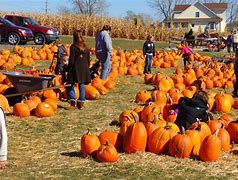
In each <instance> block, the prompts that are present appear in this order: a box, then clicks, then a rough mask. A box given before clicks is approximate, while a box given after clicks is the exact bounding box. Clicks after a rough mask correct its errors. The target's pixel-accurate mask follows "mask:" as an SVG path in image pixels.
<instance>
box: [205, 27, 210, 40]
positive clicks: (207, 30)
mask: <svg viewBox="0 0 238 180" xmlns="http://www.w3.org/2000/svg"><path fill="white" fill-rule="evenodd" d="M204 36H205V37H206V38H209V27H208V25H206V27H205V29H204Z"/></svg>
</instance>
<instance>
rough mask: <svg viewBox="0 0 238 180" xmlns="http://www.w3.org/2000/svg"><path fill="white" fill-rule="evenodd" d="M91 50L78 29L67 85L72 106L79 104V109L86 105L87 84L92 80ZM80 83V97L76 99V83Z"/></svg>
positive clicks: (69, 64) (70, 57)
mask: <svg viewBox="0 0 238 180" xmlns="http://www.w3.org/2000/svg"><path fill="white" fill-rule="evenodd" d="M89 62H90V52H89V49H88V48H87V46H86V44H85V41H84V39H83V35H82V31H80V30H76V31H74V33H73V44H72V45H71V46H70V55H69V62H68V67H67V83H68V84H70V86H69V87H67V93H68V100H69V102H70V105H71V106H74V107H75V106H77V107H78V109H82V108H83V107H84V102H85V100H86V99H85V87H84V85H85V84H89V83H90V82H91V78H90V70H89V65H90V64H89ZM75 83H78V87H79V93H80V96H79V99H78V100H76V95H75V90H74V85H75Z"/></svg>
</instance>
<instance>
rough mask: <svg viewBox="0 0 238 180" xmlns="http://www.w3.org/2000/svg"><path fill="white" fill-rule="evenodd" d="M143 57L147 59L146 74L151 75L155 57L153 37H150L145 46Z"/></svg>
mask: <svg viewBox="0 0 238 180" xmlns="http://www.w3.org/2000/svg"><path fill="white" fill-rule="evenodd" d="M143 55H144V57H145V68H144V74H149V73H151V64H152V59H153V57H154V56H155V44H154V43H153V36H151V35H149V36H148V37H147V39H146V41H145V43H144V45H143Z"/></svg>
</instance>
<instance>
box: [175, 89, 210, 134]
mask: <svg viewBox="0 0 238 180" xmlns="http://www.w3.org/2000/svg"><path fill="white" fill-rule="evenodd" d="M176 108H177V109H178V115H177V118H176V120H175V124H177V125H178V126H179V128H180V129H181V128H182V127H184V128H185V130H186V129H189V127H190V126H191V125H192V124H193V123H195V122H197V121H198V120H200V121H202V122H207V121H208V119H209V118H208V117H209V116H208V113H207V110H208V109H209V106H208V95H207V93H206V92H205V91H203V90H197V91H196V92H195V94H194V95H193V97H192V98H188V97H182V98H180V99H179V103H178V105H177V107H176Z"/></svg>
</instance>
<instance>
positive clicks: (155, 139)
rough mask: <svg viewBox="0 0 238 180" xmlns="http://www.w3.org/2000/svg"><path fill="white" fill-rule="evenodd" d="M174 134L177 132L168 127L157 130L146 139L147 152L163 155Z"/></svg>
mask: <svg viewBox="0 0 238 180" xmlns="http://www.w3.org/2000/svg"><path fill="white" fill-rule="evenodd" d="M176 134H177V132H176V131H175V130H174V129H172V127H171V126H169V125H166V126H164V127H161V128H157V129H156V130H155V131H154V132H153V133H152V134H151V135H150V136H149V137H148V151H149V152H153V153H155V154H162V153H165V152H166V151H167V149H168V146H169V141H170V140H171V138H172V137H173V136H175V135H176Z"/></svg>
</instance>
